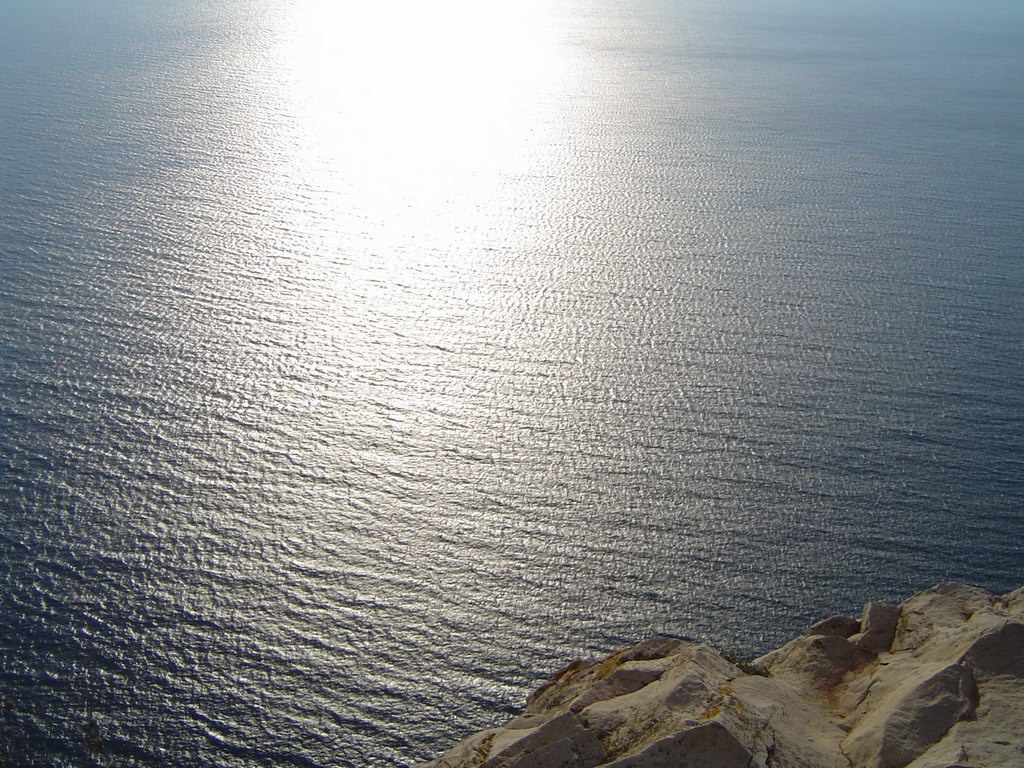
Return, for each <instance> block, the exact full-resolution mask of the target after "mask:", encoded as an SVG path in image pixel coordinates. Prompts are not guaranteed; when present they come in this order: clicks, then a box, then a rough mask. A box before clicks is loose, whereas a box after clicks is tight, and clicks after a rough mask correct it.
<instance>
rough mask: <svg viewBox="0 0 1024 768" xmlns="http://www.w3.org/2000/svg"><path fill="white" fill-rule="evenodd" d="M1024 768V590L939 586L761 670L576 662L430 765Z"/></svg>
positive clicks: (705, 654)
mask: <svg viewBox="0 0 1024 768" xmlns="http://www.w3.org/2000/svg"><path fill="white" fill-rule="evenodd" d="M705 766H706V767H707V768H711V767H712V766H714V767H715V768H731V767H732V766H736V767H737V768H739V767H740V766H742V768H783V767H785V768H833V767H838V768H905V767H908V768H953V767H954V766H962V767H963V768H1021V766H1024V588H1022V589H1018V590H1015V591H1014V592H1011V593H1009V594H1007V595H1003V596H1002V597H999V596H995V595H991V594H989V593H988V592H985V591H984V590H980V589H977V588H976V587H968V586H964V585H960V584H939V585H937V586H935V587H933V588H932V589H929V590H926V591H924V592H920V593H918V594H916V595H914V596H912V597H911V598H909V599H907V600H906V601H904V602H903V603H901V604H900V605H899V606H891V605H886V604H884V603H868V604H867V605H866V606H865V608H864V613H863V616H862V617H861V619H860V620H859V621H858V620H856V619H851V618H846V617H835V616H833V617H829V618H828V619H825V620H823V621H820V622H818V623H817V624H814V625H812V627H811V628H809V629H808V630H807V631H806V632H805V633H804V634H803V635H801V636H800V637H797V638H795V639H794V640H792V641H790V642H789V643H786V644H785V645H784V646H782V647H781V648H779V649H777V650H775V651H772V652H770V653H768V654H765V655H764V656H762V657H761V658H759V659H757V660H755V661H754V662H753V663H752V664H749V665H748V664H740V665H737V664H736V663H734V662H732V661H730V660H729V659H727V658H725V657H724V656H723V655H722V654H720V653H719V652H717V651H715V650H714V649H713V648H711V647H709V646H707V645H704V644H701V643H697V642H693V641H689V640H682V639H678V638H668V637H655V638H651V639H649V640H646V641H644V642H642V643H639V644H637V645H635V646H632V647H630V648H626V649H623V650H621V651H618V652H616V653H613V654H610V655H609V656H607V657H606V658H604V659H602V660H600V661H592V662H582V661H580V662H573V663H572V664H569V665H567V666H566V667H564V668H562V669H561V670H559V671H558V672H557V673H555V675H553V676H552V678H551V679H550V680H549V681H548V682H547V683H546V684H545V685H543V686H541V687H540V688H539V689H538V690H537V692H535V693H534V694H533V695H532V696H531V697H530V699H529V701H528V703H527V707H526V710H525V712H524V713H523V714H522V715H520V716H519V717H517V718H514V719H513V720H511V721H510V722H509V723H508V724H506V725H505V726H504V727H502V728H494V729H491V730H488V731H484V732H482V733H479V734H477V735H475V736H472V737H470V738H469V739H467V740H466V741H464V742H462V743H461V744H459V745H456V747H454V748H453V749H452V750H450V751H449V752H448V753H446V754H445V755H444V756H443V757H441V758H438V759H437V760H434V761H432V762H430V763H426V764H424V768H599V767H600V768H613V767H614V768H704V767H705Z"/></svg>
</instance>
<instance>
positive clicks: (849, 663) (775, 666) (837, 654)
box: [755, 635, 871, 689]
mask: <svg viewBox="0 0 1024 768" xmlns="http://www.w3.org/2000/svg"><path fill="white" fill-rule="evenodd" d="M870 660H871V655H870V654H869V653H868V652H867V651H864V650H861V649H860V648H857V647H856V646H854V645H853V644H852V643H851V642H850V641H849V640H847V639H846V638H845V637H836V636H834V635H811V636H808V637H798V638H796V639H795V640H792V641H790V642H789V643H787V644H786V645H784V646H783V647H782V648H780V649H779V650H777V651H773V652H772V653H770V654H767V655H766V656H762V657H761V658H760V659H757V660H756V662H755V663H756V664H759V665H761V666H763V667H764V668H765V669H767V670H769V671H771V672H772V673H775V672H784V671H789V672H793V673H795V674H797V675H798V676H800V677H801V678H803V679H805V680H806V681H808V682H809V683H811V684H813V685H814V686H815V687H816V688H819V689H828V688H832V687H833V686H835V685H837V684H838V683H839V682H840V680H842V678H843V676H844V675H846V674H847V673H848V672H852V671H854V670H856V669H859V668H860V667H862V666H864V665H865V664H867V663H868V662H869V661H870Z"/></svg>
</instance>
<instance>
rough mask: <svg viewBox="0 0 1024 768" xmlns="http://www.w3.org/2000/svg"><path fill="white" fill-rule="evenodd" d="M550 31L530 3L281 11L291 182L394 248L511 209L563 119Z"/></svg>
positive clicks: (313, 202) (452, 1) (305, 5)
mask: <svg viewBox="0 0 1024 768" xmlns="http://www.w3.org/2000/svg"><path fill="white" fill-rule="evenodd" d="M553 32H554V30H553V28H552V25H551V23H550V19H549V18H548V17H547V16H545V13H544V10H543V8H542V7H540V6H539V5H536V4H531V3H516V4H512V3H507V4H504V3H503V4H500V5H497V4H494V5H492V4H483V3H470V2H463V1H462V0H447V1H446V2H440V3H429V4H427V3H413V2H384V3H334V2H325V1H318V0H307V2H298V3H295V4H293V5H288V6H285V7H284V8H283V9H282V15H281V19H280V29H279V32H278V35H277V40H278V45H277V46H276V50H274V51H273V52H272V53H273V56H274V59H275V62H276V63H275V68H276V72H277V77H278V78H279V80H278V83H277V86H278V88H279V91H280V92H279V94H278V95H279V96H280V97H281V98H282V103H283V104H284V105H285V107H284V109H285V110H286V111H287V112H288V114H287V115H286V116H285V117H286V119H287V120H286V121H287V124H288V125H289V126H290V127H291V133H290V135H288V134H286V135H284V136H282V137H281V139H282V141H281V144H282V146H281V148H280V150H281V155H280V156H281V157H282V159H284V160H285V162H286V164H287V167H285V168H282V169H281V172H282V173H283V174H284V176H285V177H286V179H285V181H286V182H287V183H296V184H297V185H299V186H300V187H301V188H302V189H304V190H306V192H307V194H308V199H307V200H306V201H305V203H306V204H307V209H308V211H307V212H308V214H309V215H313V216H315V215H323V216H325V217H326V219H327V220H328V222H325V223H328V225H329V226H336V225H337V224H338V223H340V222H343V221H345V220H349V221H350V223H352V224H353V225H354V226H350V227H348V228H347V235H348V236H352V235H353V234H358V232H357V230H360V229H361V230H362V234H364V235H367V236H370V237H371V238H372V239H373V240H375V241H376V242H375V243H374V245H377V246H384V249H385V250H387V249H388V247H389V246H390V247H391V248H393V247H395V246H398V245H401V244H402V243H407V242H408V240H409V238H411V237H418V238H423V237H424V236H426V235H428V234H429V233H430V232H432V231H433V232H437V233H438V234H440V233H442V232H443V233H445V236H447V237H452V235H453V233H458V232H464V231H465V230H466V229H467V227H471V226H472V222H471V219H473V218H475V217H476V216H477V215H478V213H479V209H480V207H481V206H487V205H488V204H492V205H493V204H497V205H499V206H508V207H514V206H513V204H512V202H511V201H509V200H507V199H502V196H503V195H507V194H509V190H508V189H507V187H508V182H509V180H510V179H514V178H515V177H516V176H517V175H522V174H528V173H530V172H531V170H532V169H535V168H536V167H537V163H538V160H539V158H538V157H537V156H536V153H535V148H536V147H538V146H544V145H547V144H548V142H547V141H545V140H541V141H538V139H544V137H543V136H538V131H544V130H554V125H553V123H555V122H557V121H555V120H552V119H551V116H550V115H548V114H546V112H545V110H546V109H548V105H549V103H550V102H551V101H552V100H551V99H546V98H545V94H550V93H551V89H553V88H557V87H558V80H559V78H564V76H565V70H564V67H563V66H562V65H561V64H560V63H559V62H558V61H557V60H556V56H557V52H558V49H557V46H556V44H555V40H554V38H553ZM288 176H291V177H292V178H291V179H287V177H288ZM353 219H355V221H354V222H353V221H352V220H353ZM331 221H333V224H331V223H330V222H331ZM381 240H383V242H381ZM351 244H352V243H350V245H351ZM435 244H436V243H435ZM363 245H369V243H363Z"/></svg>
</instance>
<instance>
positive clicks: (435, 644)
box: [0, 0, 1024, 766]
mask: <svg viewBox="0 0 1024 768" xmlns="http://www.w3.org/2000/svg"><path fill="white" fill-rule="evenodd" d="M345 5H347V4H342V3H329V2H326V0H325V1H324V2H316V1H315V0H219V1H218V2H204V1H203V0H174V1H173V2H163V0H161V1H159V2H158V1H157V0H138V2H131V3H128V2H119V1H118V0H31V1H30V0H0V506H2V515H3V517H2V519H3V526H2V530H0V563H2V570H0V581H2V590H0V694H2V696H3V697H4V698H5V700H6V701H8V702H9V703H10V706H8V707H5V710H9V711H5V715H4V717H5V719H4V724H3V731H2V736H0V745H2V750H3V751H2V752H0V758H2V759H3V760H6V761H7V762H8V763H10V764H14V765H33V764H38V765H66V766H71V765H82V764H85V763H88V760H89V759H90V755H89V752H88V749H89V748H88V746H87V745H86V741H87V740H88V739H89V738H92V737H95V736H97V735H98V736H99V737H100V738H102V740H103V744H102V745H99V744H98V743H94V744H93V745H92V746H93V748H94V749H93V751H94V755H92V757H95V759H96V760H98V761H103V762H105V761H115V762H117V763H118V764H119V765H140V766H167V765H189V766H251V765H282V766H288V765H294V766H386V765H404V764H408V763H410V762H414V761H415V760H417V759H422V758H426V757H428V756H431V755H432V754H435V753H437V752H439V751H441V750H443V749H444V748H445V747H446V746H448V745H449V744H450V743H451V742H452V741H454V740H455V739H457V738H458V737H459V736H461V735H464V734H465V733H466V732H468V731H470V730H473V729H476V728H480V727H483V726H485V725H488V724H491V723H493V722H495V721H498V720H501V719H502V718H503V717H505V716H507V713H508V712H509V711H511V710H512V709H514V708H515V707H517V706H519V705H520V704H521V702H522V700H523V699H524V697H525V695H526V692H527V690H528V689H529V688H531V687H532V686H533V685H535V684H536V683H537V681H538V680H539V679H540V678H541V677H543V676H544V675H545V674H546V673H547V672H549V671H551V670H552V669H554V668H556V667H558V666H560V665H561V664H562V663H564V662H565V661H566V660H567V659H569V658H572V657H575V656H578V655H582V654H596V653H598V652H600V651H602V650H608V649H610V648H613V647H615V646H617V645H619V644H621V643H624V642H626V641H629V640H632V639H637V638H639V637H642V636H644V635H646V634H649V633H651V632H654V631H666V632H672V633H677V634H685V635H690V636H696V637H700V638H706V639H711V640H714V641H715V642H717V643H719V644H721V645H724V646H725V647H727V648H730V649H732V650H734V651H736V652H738V653H755V652H758V651H761V650H764V649H766V648H767V647H769V646H771V645H773V644H775V643H777V642H779V641H780V640H783V639H785V638H786V637H787V636H788V635H789V634H790V633H792V632H793V631H795V630H796V629H798V628H799V627H800V626H801V625H803V624H804V623H806V622H807V621H809V620H811V619H813V618H817V617H819V616H821V615H823V614H824V613H826V612H829V611H835V610H839V611H856V610H857V607H858V605H859V603H860V602H862V601H863V600H865V599H868V598H879V597H881V598H892V599H896V598H900V597H902V596H905V595H907V594H909V593H910V592H912V591H914V590H916V589H918V588H921V587H924V586H927V585H928V584H930V583H933V582H935V581H937V580H940V579H957V580H967V581H971V582H974V583H978V584H980V585H982V586H985V587H987V588H990V589H993V590H997V591H1000V590H1006V589H1009V588H1011V587H1014V586H1017V585H1019V584H1021V583H1024V557H1022V555H1024V551H1022V549H1024V548H1022V544H1021V542H1022V540H1024V539H1022V535H1024V523H1022V511H1021V510H1022V499H1024V376H1022V362H1024V360H1022V352H1021V350H1022V349H1024V312H1022V299H1021V297H1022V296H1024V252H1022V243H1024V182H1022V179H1024V152H1022V144H1021V137H1022V136H1024V45H1021V40H1022V38H1024V10H1022V8H1021V6H1020V5H1019V4H1016V3H1013V4H1011V3H997V2H992V1H988V2H985V1H983V2H980V3H975V4H971V5H970V7H969V8H968V7H966V6H965V7H964V8H963V9H961V8H960V6H959V5H958V4H953V3H945V2H929V3H923V2H920V3H919V2H896V3H892V2H890V3H858V4H844V5H840V4H821V3H810V2H806V3H804V2H786V3H774V4H770V5H771V6H772V7H771V8H770V9H769V8H765V7H763V6H766V5H769V4H760V3H756V4H755V3H744V2H738V1H734V2H698V1H696V0H694V1H692V2H687V1H685V0H677V1H676V2H668V1H667V0H664V1H661V2H659V1H658V0H558V1H557V2H540V1H539V0H537V2H518V3H516V4H515V6H514V7H505V6H504V5H501V6H494V7H493V8H488V7H487V4H482V3H476V4H470V3H468V2H459V1H458V0H442V1H441V2H439V3H437V4H435V5H432V6H431V5H429V4H422V3H421V4H416V5H414V4H412V3H403V2H399V1H398V0H396V1H395V2H388V3H381V4H377V5H374V6H373V7H372V8H366V9H364V8H358V9H354V10H353V9H347V10H338V9H337V8H336V6H345ZM11 706H13V709H11ZM90 718H92V719H94V721H95V722H94V725H90V724H89V721H90Z"/></svg>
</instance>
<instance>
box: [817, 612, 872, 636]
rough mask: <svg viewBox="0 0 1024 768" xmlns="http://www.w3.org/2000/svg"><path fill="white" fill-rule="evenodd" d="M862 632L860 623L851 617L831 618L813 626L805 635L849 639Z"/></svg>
mask: <svg viewBox="0 0 1024 768" xmlns="http://www.w3.org/2000/svg"><path fill="white" fill-rule="evenodd" d="M857 632H860V621H858V620H857V619H853V618H850V617H849V616H829V617H828V618H827V619H822V620H821V621H819V622H817V623H816V624H812V625H811V626H810V627H809V628H808V629H807V631H806V632H804V634H805V635H829V636H832V637H849V636H850V635H853V634H856V633H857Z"/></svg>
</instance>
